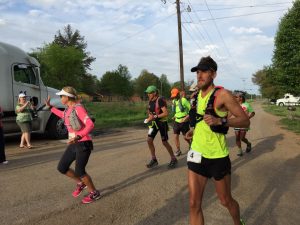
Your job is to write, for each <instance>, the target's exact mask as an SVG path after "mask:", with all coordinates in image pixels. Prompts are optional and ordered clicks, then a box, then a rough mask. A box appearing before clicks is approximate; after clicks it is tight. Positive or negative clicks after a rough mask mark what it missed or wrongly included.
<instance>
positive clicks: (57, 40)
mask: <svg viewBox="0 0 300 225" xmlns="http://www.w3.org/2000/svg"><path fill="white" fill-rule="evenodd" d="M63 31H64V32H63V33H61V31H60V30H59V31H57V35H55V36H54V41H53V44H58V45H59V46H61V47H63V48H65V47H74V48H76V49H78V50H80V51H82V53H83V55H84V58H83V60H82V63H83V67H84V68H85V72H86V71H87V70H89V69H90V66H91V63H92V62H93V61H95V60H96V58H94V57H92V56H90V52H87V50H86V48H87V42H85V41H84V36H81V35H80V32H79V31H78V30H75V31H74V32H73V29H72V27H71V25H70V24H68V25H67V26H65V27H64V30H63Z"/></svg>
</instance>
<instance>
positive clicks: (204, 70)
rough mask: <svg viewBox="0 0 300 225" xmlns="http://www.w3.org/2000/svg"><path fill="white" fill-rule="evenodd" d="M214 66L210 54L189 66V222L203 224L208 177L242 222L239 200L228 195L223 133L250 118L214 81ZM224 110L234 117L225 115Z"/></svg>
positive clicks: (239, 224)
mask: <svg viewBox="0 0 300 225" xmlns="http://www.w3.org/2000/svg"><path fill="white" fill-rule="evenodd" d="M217 69H218V66H217V63H216V62H215V61H214V60H213V59H212V58H211V57H210V56H207V57H203V58H201V60H200V62H199V64H198V65H197V66H195V67H193V68H192V69H191V71H192V72H197V81H198V82H197V86H198V88H199V93H198V95H197V97H196V101H197V104H196V113H195V114H196V115H197V120H196V125H195V128H194V129H191V130H190V131H189V132H188V133H187V134H186V137H187V138H189V139H192V144H191V150H190V151H189V152H188V157H187V161H188V169H189V170H188V183H189V192H190V223H191V225H204V217H203V212H202V207H201V204H202V199H203V193H204V189H205V185H206V183H207V181H208V179H209V178H211V177H213V178H214V185H215V189H216V192H217V195H218V198H219V199H220V202H221V204H222V205H223V206H225V207H226V208H227V209H228V211H229V213H230V215H231V217H232V219H233V222H234V225H244V224H245V223H244V222H243V221H242V220H241V219H240V209H239V204H238V203H237V201H236V200H235V199H233V197H232V196H231V176H230V174H231V162H230V159H229V150H228V148H227V144H226V137H225V134H226V133H227V131H228V127H248V126H249V123H250V122H249V118H248V117H247V116H246V114H245V113H244V112H243V110H242V108H241V107H240V105H239V104H238V103H237V101H236V100H235V98H234V97H233V95H232V94H231V92H230V91H228V90H225V89H224V88H222V87H216V86H215V85H214V82H213V81H214V79H215V78H216V76H217ZM228 112H230V114H232V115H234V118H230V119H227V115H228Z"/></svg>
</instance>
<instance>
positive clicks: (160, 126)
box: [148, 121, 169, 141]
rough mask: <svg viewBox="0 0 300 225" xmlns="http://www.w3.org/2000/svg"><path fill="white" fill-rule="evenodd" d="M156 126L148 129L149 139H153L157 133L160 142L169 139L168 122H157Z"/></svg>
mask: <svg viewBox="0 0 300 225" xmlns="http://www.w3.org/2000/svg"><path fill="white" fill-rule="evenodd" d="M156 124H157V127H156V126H153V127H152V129H151V128H149V132H148V137H151V138H153V139H154V138H155V136H156V134H157V132H158V131H159V132H160V136H161V140H162V141H167V140H168V139H169V136H168V130H169V125H168V122H167V121H164V122H162V121H157V122H156ZM150 129H151V130H150Z"/></svg>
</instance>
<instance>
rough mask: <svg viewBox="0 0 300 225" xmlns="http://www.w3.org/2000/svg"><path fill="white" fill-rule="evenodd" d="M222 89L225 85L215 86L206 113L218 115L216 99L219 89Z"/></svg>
mask: <svg viewBox="0 0 300 225" xmlns="http://www.w3.org/2000/svg"><path fill="white" fill-rule="evenodd" d="M221 89H223V87H221V86H216V87H215V88H214V91H213V93H212V94H211V95H210V97H209V99H208V102H207V106H206V110H205V113H207V114H210V115H213V116H217V114H216V112H215V100H216V97H217V95H218V94H219V90H221ZM217 117H218V116H217Z"/></svg>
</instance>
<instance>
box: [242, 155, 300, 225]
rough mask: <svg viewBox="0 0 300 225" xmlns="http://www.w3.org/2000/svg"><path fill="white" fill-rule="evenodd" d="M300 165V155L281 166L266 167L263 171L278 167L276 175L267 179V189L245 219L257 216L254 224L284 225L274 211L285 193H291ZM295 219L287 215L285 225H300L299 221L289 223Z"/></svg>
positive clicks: (247, 212)
mask: <svg viewBox="0 0 300 225" xmlns="http://www.w3.org/2000/svg"><path fill="white" fill-rule="evenodd" d="M299 165H300V155H299V156H297V157H296V158H294V159H289V160H287V161H285V162H284V163H281V164H280V165H274V164H269V165H265V168H263V169H262V171H270V170H272V171H274V167H276V172H275V173H273V174H274V175H273V176H272V177H266V180H268V182H266V184H265V188H264V189H263V190H262V192H261V193H260V194H259V195H257V197H256V199H253V201H252V202H253V203H252V205H250V206H249V207H248V208H247V209H246V211H245V212H244V217H245V218H253V217H254V215H255V216H256V217H255V220H254V222H253V223H252V224H282V221H281V222H280V221H277V220H276V219H277V218H278V217H276V212H274V211H275V209H276V208H277V205H278V204H279V202H280V200H281V198H282V197H283V196H285V193H286V192H287V191H289V187H290V186H291V185H292V184H293V183H294V182H295V177H296V175H297V174H299V172H300V169H299ZM295 197H296V196H295ZM294 200H295V199H294ZM291 204H292V203H291ZM295 207H296V206H295ZM295 210H296V208H295ZM290 213H292V212H290ZM294 213H297V212H294ZM293 219H295V218H293V217H292V218H289V216H288V215H286V217H285V222H284V224H298V223H299V220H298V221H289V220H293Z"/></svg>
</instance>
